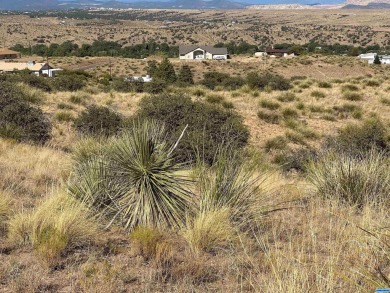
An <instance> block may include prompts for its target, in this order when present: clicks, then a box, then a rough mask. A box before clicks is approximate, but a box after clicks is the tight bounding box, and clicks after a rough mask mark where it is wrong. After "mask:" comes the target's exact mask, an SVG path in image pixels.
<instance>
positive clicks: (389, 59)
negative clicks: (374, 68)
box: [358, 53, 390, 64]
mask: <svg viewBox="0 0 390 293" xmlns="http://www.w3.org/2000/svg"><path fill="white" fill-rule="evenodd" d="M377 55H378V54H377V53H367V54H360V55H359V56H358V58H359V59H362V60H365V61H367V63H368V64H374V60H375V57H376V56H377ZM379 60H380V61H381V64H390V56H389V55H380V56H379Z"/></svg>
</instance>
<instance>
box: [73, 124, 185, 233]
mask: <svg viewBox="0 0 390 293" xmlns="http://www.w3.org/2000/svg"><path fill="white" fill-rule="evenodd" d="M166 136H167V134H166V132H165V129H164V127H163V126H161V122H148V121H143V122H140V121H135V122H134V124H133V127H131V128H130V129H128V130H126V131H124V132H122V133H121V135H120V136H117V137H112V138H111V139H110V140H108V141H107V142H106V143H105V144H104V146H102V149H101V155H97V156H93V157H92V158H91V159H90V160H88V161H86V162H85V161H82V162H80V163H79V164H78V165H77V166H76V168H75V170H74V173H73V176H72V178H71V180H70V182H69V184H68V191H69V193H70V194H71V195H72V196H74V197H75V198H77V199H79V200H80V201H82V202H84V203H85V204H86V205H87V206H88V207H89V208H90V209H92V210H94V211H95V213H96V214H98V215H100V217H101V218H102V221H105V222H106V223H107V226H110V225H111V224H113V223H117V224H119V225H122V226H123V227H125V228H127V229H133V228H135V227H137V226H145V227H173V228H178V227H181V226H183V224H184V221H185V216H186V214H188V213H190V212H191V205H192V193H191V191H190V190H189V183H190V181H189V180H188V178H187V177H186V176H185V175H184V171H185V166H184V165H183V164H181V163H177V161H176V160H175V152H176V149H175V148H173V144H170V143H168V142H167V140H166Z"/></svg>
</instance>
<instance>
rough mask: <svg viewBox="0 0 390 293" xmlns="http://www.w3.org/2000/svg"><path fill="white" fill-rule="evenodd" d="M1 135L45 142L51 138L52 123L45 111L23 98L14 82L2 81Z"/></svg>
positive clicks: (20, 139) (0, 105) (0, 106)
mask: <svg viewBox="0 0 390 293" xmlns="http://www.w3.org/2000/svg"><path fill="white" fill-rule="evenodd" d="M0 87H1V91H0V135H1V136H3V137H6V138H12V139H16V140H19V141H31V142H35V143H44V142H46V141H47V140H48V139H49V138H50V132H51V124H50V122H49V120H48V119H47V118H46V117H45V115H44V114H43V112H42V111H41V110H40V109H39V108H38V107H34V106H31V105H29V104H28V103H27V102H26V101H24V100H23V93H22V92H20V91H19V90H18V89H17V88H16V87H15V86H14V85H13V84H9V83H0Z"/></svg>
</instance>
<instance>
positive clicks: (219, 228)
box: [183, 208, 235, 255]
mask: <svg viewBox="0 0 390 293" xmlns="http://www.w3.org/2000/svg"><path fill="white" fill-rule="evenodd" d="M229 215H230V211H229V209H227V208H221V209H217V210H210V211H201V212H199V213H198V214H197V215H196V216H195V218H194V219H190V220H188V223H187V227H186V230H185V231H184V232H183V236H184V238H185V239H186V240H187V242H188V245H189V247H190V249H191V251H192V252H193V253H195V254H196V255H199V254H200V253H202V252H211V251H214V250H216V249H218V248H221V249H222V248H224V247H227V246H228V245H229V244H230V243H231V242H232V241H233V240H234V238H235V229H234V227H233V226H232V224H231V223H230V221H229Z"/></svg>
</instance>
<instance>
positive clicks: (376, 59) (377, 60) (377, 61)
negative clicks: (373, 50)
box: [374, 55, 382, 64]
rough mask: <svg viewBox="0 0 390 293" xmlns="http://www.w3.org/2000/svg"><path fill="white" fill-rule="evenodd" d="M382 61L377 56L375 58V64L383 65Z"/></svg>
mask: <svg viewBox="0 0 390 293" xmlns="http://www.w3.org/2000/svg"><path fill="white" fill-rule="evenodd" d="M381 63H382V62H381V60H380V59H379V55H376V56H375V59H374V64H381Z"/></svg>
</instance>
